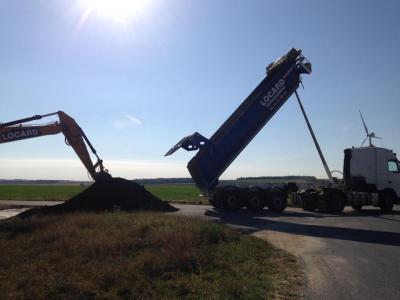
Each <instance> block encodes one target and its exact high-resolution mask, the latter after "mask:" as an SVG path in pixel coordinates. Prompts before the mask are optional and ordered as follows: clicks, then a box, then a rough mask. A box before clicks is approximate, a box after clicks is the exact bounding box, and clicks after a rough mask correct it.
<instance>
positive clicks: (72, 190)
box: [0, 184, 208, 204]
mask: <svg viewBox="0 0 400 300" xmlns="http://www.w3.org/2000/svg"><path fill="white" fill-rule="evenodd" d="M85 188H86V187H81V186H79V185H17V184H15V185H0V200H1V199H3V200H67V199H69V198H71V197H72V196H74V195H76V194H78V193H79V192H81V191H83V190H84V189H85ZM146 189H147V190H148V191H150V192H151V193H153V194H154V195H156V196H157V197H159V198H160V199H163V200H166V201H170V202H177V203H196V204H202V203H203V204H206V203H208V202H207V199H206V198H205V197H200V191H199V190H198V189H197V188H196V187H195V186H193V185H147V186H146Z"/></svg>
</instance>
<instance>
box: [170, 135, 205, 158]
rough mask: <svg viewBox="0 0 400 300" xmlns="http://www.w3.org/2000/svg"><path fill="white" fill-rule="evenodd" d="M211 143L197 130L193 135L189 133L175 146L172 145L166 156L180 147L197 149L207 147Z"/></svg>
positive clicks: (189, 149)
mask: <svg viewBox="0 0 400 300" xmlns="http://www.w3.org/2000/svg"><path fill="white" fill-rule="evenodd" d="M208 143H209V140H208V139H207V138H205V137H204V136H202V135H201V134H200V133H198V132H195V133H193V134H192V135H188V136H186V137H184V138H183V139H181V140H180V141H179V142H178V143H177V144H176V145H175V146H174V147H172V148H171V149H170V150H169V151H168V152H167V153H165V155H164V156H168V155H171V154H173V153H175V152H176V151H177V150H178V149H179V148H183V149H185V150H186V151H195V150H198V149H200V148H203V147H205V146H206V145H207V144H208Z"/></svg>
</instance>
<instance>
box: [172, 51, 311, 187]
mask: <svg viewBox="0 0 400 300" xmlns="http://www.w3.org/2000/svg"><path fill="white" fill-rule="evenodd" d="M303 73H307V74H310V73H311V64H310V63H309V62H307V61H306V59H305V58H304V56H302V55H301V50H296V49H292V50H290V51H289V52H288V53H287V54H286V55H285V56H283V57H281V58H280V59H278V60H277V61H276V62H274V63H271V64H270V65H269V66H268V67H267V76H266V77H265V78H264V79H263V80H262V81H261V83H260V84H259V85H258V86H257V87H256V88H255V90H254V91H253V92H252V93H251V94H250V95H249V96H248V97H247V98H246V99H245V100H244V101H243V103H242V104H241V105H240V106H239V107H238V108H237V109H236V110H235V111H234V113H233V114H232V115H231V116H230V117H229V118H228V119H227V120H226V121H225V123H224V124H222V126H221V127H220V128H219V129H218V130H217V131H216V132H215V133H214V135H213V136H212V137H211V138H210V139H206V138H205V137H203V136H202V135H201V134H199V133H197V132H196V133H194V134H192V135H190V136H187V137H185V138H183V139H182V140H181V141H180V142H179V143H178V144H176V145H175V146H174V147H173V148H171V150H170V151H168V152H167V154H166V155H170V154H172V153H174V152H175V151H176V150H178V149H179V148H181V147H182V148H184V149H185V150H188V151H191V150H198V149H200V150H199V152H198V153H197V154H196V155H195V156H194V157H193V158H192V159H191V160H190V161H189V163H188V169H189V172H190V174H191V176H192V178H193V180H194V182H195V183H196V185H197V186H198V187H199V188H200V190H201V191H202V192H203V193H208V192H210V191H212V190H213V189H214V188H215V187H216V186H217V184H218V178H219V176H221V174H222V173H223V172H224V171H225V170H226V168H228V166H229V165H230V164H231V163H232V161H233V160H234V159H235V158H236V157H237V156H238V155H239V154H240V152H242V150H243V149H244V148H245V147H246V146H247V145H248V143H249V142H250V141H251V140H252V139H253V138H254V136H255V135H256V134H257V133H258V132H259V131H260V130H261V128H263V127H264V125H265V124H266V123H267V122H268V121H269V120H270V119H271V117H272V116H273V115H274V114H275V113H276V112H277V111H278V110H279V108H280V107H281V106H282V105H283V104H284V103H285V102H286V100H287V99H288V98H289V97H290V96H291V95H292V94H293V93H294V92H295V90H296V89H297V88H298V87H299V84H300V81H301V77H300V75H301V74H303Z"/></svg>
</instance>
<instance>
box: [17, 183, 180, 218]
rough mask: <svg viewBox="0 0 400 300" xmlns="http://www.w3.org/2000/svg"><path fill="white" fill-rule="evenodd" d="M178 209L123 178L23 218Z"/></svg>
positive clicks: (32, 210) (22, 215)
mask: <svg viewBox="0 0 400 300" xmlns="http://www.w3.org/2000/svg"><path fill="white" fill-rule="evenodd" d="M176 210H177V209H176V208H175V207H173V206H171V205H169V204H168V203H167V202H165V201H162V200H160V199H159V198H157V197H156V196H154V195H153V194H152V193H150V192H149V191H147V190H146V189H145V188H144V187H143V186H142V185H140V184H138V183H136V182H134V181H130V180H126V179H123V178H112V179H110V180H107V181H103V182H95V183H94V184H92V185H91V186H90V187H89V188H87V189H86V190H84V191H83V192H81V193H79V194H78V195H76V196H74V197H72V198H71V199H69V200H67V201H65V202H64V203H62V204H58V205H54V206H47V207H41V208H34V209H31V210H28V211H26V212H23V213H21V214H20V215H19V217H20V218H26V217H30V216H33V215H41V214H54V213H66V212H77V211H84V212H100V211H158V212H172V211H176Z"/></svg>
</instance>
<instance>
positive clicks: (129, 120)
mask: <svg viewBox="0 0 400 300" xmlns="http://www.w3.org/2000/svg"><path fill="white" fill-rule="evenodd" d="M111 124H112V125H113V126H114V127H115V128H116V129H119V130H123V129H127V128H132V127H135V126H139V125H141V124H142V121H140V120H139V119H138V118H135V117H134V116H131V115H130V114H127V113H124V114H123V116H122V117H120V118H115V119H112V120H111Z"/></svg>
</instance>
